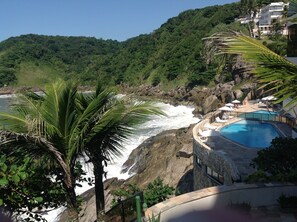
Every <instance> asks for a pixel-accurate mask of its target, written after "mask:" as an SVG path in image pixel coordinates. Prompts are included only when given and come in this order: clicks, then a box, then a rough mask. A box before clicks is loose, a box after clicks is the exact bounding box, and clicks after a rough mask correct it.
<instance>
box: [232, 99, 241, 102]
mask: <svg viewBox="0 0 297 222" xmlns="http://www.w3.org/2000/svg"><path fill="white" fill-rule="evenodd" d="M232 103H241V102H240V101H239V100H237V99H235V100H233V101H232Z"/></svg>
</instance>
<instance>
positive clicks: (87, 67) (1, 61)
mask: <svg viewBox="0 0 297 222" xmlns="http://www.w3.org/2000/svg"><path fill="white" fill-rule="evenodd" d="M239 15H240V4H238V3H233V4H228V5H223V6H211V7H206V8H203V9H196V10H188V11H185V12H182V13H180V14H179V15H178V16H176V17H173V18H170V19H168V21H167V22H166V23H164V24H163V25H161V27H160V28H158V29H156V30H154V31H153V32H152V33H150V34H145V35H139V36H137V37H134V38H131V39H128V40H126V41H124V42H117V41H113V40H102V39H95V38H87V37H63V36H44V35H33V34H30V35H22V36H19V37H13V38H9V39H7V40H5V41H3V42H1V43H0V76H1V75H3V76H5V78H1V79H0V87H1V86H3V85H5V84H6V85H21V86H23V85H30V86H36V85H39V86H41V85H44V84H45V83H46V82H50V81H51V80H53V79H56V78H58V77H59V78H64V79H66V80H67V79H74V78H75V79H79V80H80V81H81V82H83V83H85V84H90V83H91V84H92V83H93V84H95V82H96V81H97V79H99V80H100V81H101V82H102V83H103V84H108V85H115V84H120V83H127V84H130V85H139V84H142V83H145V84H161V85H163V86H171V87H172V86H176V85H187V84H190V85H193V84H194V85H195V84H199V85H207V84H208V83H209V82H210V81H211V80H212V78H213V77H214V75H215V70H214V68H213V67H208V65H207V63H206V62H205V61H204V60H203V57H202V55H201V50H202V48H203V44H202V41H201V39H202V38H203V37H206V36H208V35H210V34H212V33H214V32H215V30H219V29H225V30H226V29H232V30H237V31H243V32H245V31H246V28H245V27H243V26H240V24H239V23H237V22H235V18H238V17H239ZM193 75H197V76H200V77H199V78H198V80H197V79H193Z"/></svg>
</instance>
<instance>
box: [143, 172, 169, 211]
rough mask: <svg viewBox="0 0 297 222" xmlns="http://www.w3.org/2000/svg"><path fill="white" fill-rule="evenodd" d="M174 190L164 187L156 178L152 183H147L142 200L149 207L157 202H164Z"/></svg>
mask: <svg viewBox="0 0 297 222" xmlns="http://www.w3.org/2000/svg"><path fill="white" fill-rule="evenodd" d="M173 191H174V188H173V187H170V186H168V185H164V184H163V181H162V180H161V179H160V177H158V178H157V179H156V180H154V181H153V182H152V183H149V184H148V186H147V189H146V190H145V192H144V198H145V200H146V203H147V206H148V207H151V206H153V205H155V204H157V203H159V202H162V201H164V200H166V199H167V198H168V197H169V196H170V195H172V194H173Z"/></svg>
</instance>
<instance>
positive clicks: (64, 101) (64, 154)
mask: <svg viewBox="0 0 297 222" xmlns="http://www.w3.org/2000/svg"><path fill="white" fill-rule="evenodd" d="M44 93H45V95H44V96H39V95H37V94H35V93H30V94H26V95H22V96H20V98H19V100H18V102H19V104H17V105H15V106H14V107H13V112H12V113H0V116H1V117H2V121H1V122H2V123H5V124H6V125H7V126H8V131H3V130H2V131H0V134H1V138H3V139H2V140H1V141H0V142H1V144H3V143H15V144H16V145H17V147H18V148H19V149H21V151H22V152H24V154H27V155H29V156H30V157H31V158H37V159H39V160H40V161H41V162H42V163H44V164H47V165H49V167H52V168H54V169H55V168H56V166H58V167H59V169H60V171H61V174H62V184H63V188H64V190H65V197H66V203H67V208H68V217H69V220H70V221H78V206H77V201H76V194H75V190H74V188H75V176H74V168H75V163H76V159H77V156H78V152H75V146H73V144H72V142H71V141H70V137H71V136H74V133H76V132H74V130H73V129H74V127H75V126H76V124H77V116H78V113H77V111H76V103H75V96H76V94H77V85H75V84H73V83H65V82H63V81H60V82H56V83H54V84H49V85H47V86H46V88H45V91H44ZM20 143H27V144H30V146H18V145H19V144H20Z"/></svg>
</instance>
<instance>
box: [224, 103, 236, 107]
mask: <svg viewBox="0 0 297 222" xmlns="http://www.w3.org/2000/svg"><path fill="white" fill-rule="evenodd" d="M225 106H228V107H233V106H234V104H233V103H227V104H226V105H225Z"/></svg>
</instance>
